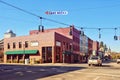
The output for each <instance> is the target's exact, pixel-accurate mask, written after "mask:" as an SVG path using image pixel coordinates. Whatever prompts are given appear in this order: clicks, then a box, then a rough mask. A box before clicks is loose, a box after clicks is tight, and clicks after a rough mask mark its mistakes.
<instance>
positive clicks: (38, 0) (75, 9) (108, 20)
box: [0, 0, 120, 52]
mask: <svg viewBox="0 0 120 80" xmlns="http://www.w3.org/2000/svg"><path fill="white" fill-rule="evenodd" d="M3 1H5V2H7V3H10V4H13V5H15V6H17V7H20V8H22V9H25V10H27V11H30V12H32V13H35V14H37V15H39V16H42V17H45V18H49V19H53V20H57V21H60V22H63V23H67V24H70V25H71V24H73V25H76V26H79V27H83V28H84V27H88V28H91V27H96V28H106V27H107V28H108V27H109V28H115V27H120V0H69V1H68V0H3ZM46 11H68V14H67V15H46V14H45V12H46ZM39 24H40V20H39V18H37V17H35V16H32V15H29V14H26V13H24V12H21V11H19V10H17V9H14V8H12V7H9V6H7V5H5V4H2V3H0V28H1V29H0V39H2V38H3V35H4V33H5V32H6V31H7V30H8V29H11V30H13V32H15V33H16V34H17V36H22V35H28V34H29V31H30V30H33V29H38V25H39ZM42 24H43V25H44V27H45V29H48V28H58V27H67V26H66V25H61V24H57V23H53V22H50V21H46V20H43V23H42ZM77 29H80V28H78V27H77ZM83 30H84V32H85V34H86V35H87V36H88V37H90V38H91V39H93V40H99V39H98V30H96V29H83ZM114 32H115V31H114V30H113V29H102V30H101V39H100V41H103V42H104V43H106V44H107V46H108V47H110V48H111V49H112V50H113V51H117V52H120V40H118V41H115V40H114V39H113V36H114V34H115V33H114ZM117 36H120V29H118V30H117Z"/></svg>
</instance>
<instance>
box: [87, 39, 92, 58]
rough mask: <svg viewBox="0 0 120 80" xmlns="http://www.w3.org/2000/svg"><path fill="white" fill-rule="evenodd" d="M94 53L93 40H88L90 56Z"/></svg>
mask: <svg viewBox="0 0 120 80" xmlns="http://www.w3.org/2000/svg"><path fill="white" fill-rule="evenodd" d="M92 53H93V40H92V39H90V38H88V55H89V56H90V55H92Z"/></svg>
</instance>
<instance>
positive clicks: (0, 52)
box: [0, 39, 4, 62]
mask: <svg viewBox="0 0 120 80" xmlns="http://www.w3.org/2000/svg"><path fill="white" fill-rule="evenodd" d="M3 55H4V39H1V40H0V62H3V58H4V57H3Z"/></svg>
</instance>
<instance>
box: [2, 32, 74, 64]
mask: <svg viewBox="0 0 120 80" xmlns="http://www.w3.org/2000/svg"><path fill="white" fill-rule="evenodd" d="M26 41H27V42H28V48H24V47H23V46H24V44H25V42H26ZM19 42H22V48H19ZM32 42H38V46H31V43H32ZM8 43H9V44H10V49H8V46H7V45H8ZM13 43H15V44H16V48H13ZM4 45H5V46H4V53H5V52H6V51H14V50H16V51H17V50H38V54H37V55H30V59H33V58H35V59H37V60H42V61H43V56H42V55H43V53H42V48H43V47H52V63H56V62H59V63H61V62H65V63H71V62H74V59H73V56H72V54H65V55H64V61H63V52H64V51H67V52H70V53H72V46H73V44H72V39H70V38H68V37H65V36H64V35H61V34H59V33H57V32H54V31H53V32H52V31H51V32H47V33H44V32H43V33H40V34H34V35H28V36H20V37H11V38H5V39H4ZM45 49H46V48H45ZM4 55H5V59H4V61H5V62H7V61H6V60H7V56H6V54H4ZM47 55H48V54H47V53H45V56H47ZM57 58H59V59H57ZM43 62H44V61H43Z"/></svg>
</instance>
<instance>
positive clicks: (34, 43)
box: [31, 41, 39, 46]
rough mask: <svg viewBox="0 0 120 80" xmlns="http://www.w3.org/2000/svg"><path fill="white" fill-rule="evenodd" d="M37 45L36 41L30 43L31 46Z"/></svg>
mask: <svg viewBox="0 0 120 80" xmlns="http://www.w3.org/2000/svg"><path fill="white" fill-rule="evenodd" d="M38 45H39V43H38V42H37V41H36V42H31V46H38Z"/></svg>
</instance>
